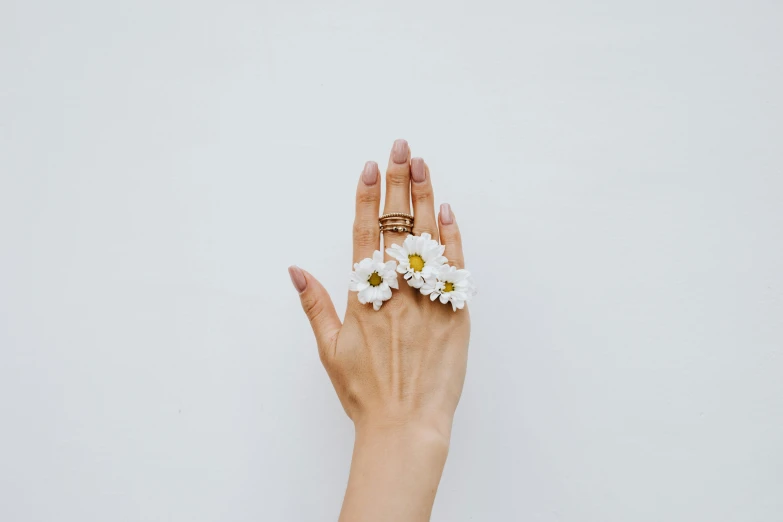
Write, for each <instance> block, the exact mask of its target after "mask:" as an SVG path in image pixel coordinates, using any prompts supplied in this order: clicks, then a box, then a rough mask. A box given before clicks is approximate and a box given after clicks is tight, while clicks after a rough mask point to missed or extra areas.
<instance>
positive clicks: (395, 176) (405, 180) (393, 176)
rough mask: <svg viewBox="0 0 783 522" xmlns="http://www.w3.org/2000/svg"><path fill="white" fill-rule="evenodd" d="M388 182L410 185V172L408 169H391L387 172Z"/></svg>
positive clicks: (395, 184) (397, 184) (396, 184)
mask: <svg viewBox="0 0 783 522" xmlns="http://www.w3.org/2000/svg"><path fill="white" fill-rule="evenodd" d="M386 182H387V183H388V184H389V185H392V186H403V185H408V184H409V183H410V173H409V172H408V170H407V169H406V170H403V169H394V170H391V169H390V170H388V171H387V172H386Z"/></svg>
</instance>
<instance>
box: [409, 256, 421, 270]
mask: <svg viewBox="0 0 783 522" xmlns="http://www.w3.org/2000/svg"><path fill="white" fill-rule="evenodd" d="M408 264H409V265H411V268H412V269H413V271H414V272H421V271H422V270H423V269H424V259H422V257H421V256H420V255H419V254H411V255H409V256H408Z"/></svg>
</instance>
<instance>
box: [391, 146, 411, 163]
mask: <svg viewBox="0 0 783 522" xmlns="http://www.w3.org/2000/svg"><path fill="white" fill-rule="evenodd" d="M392 161H393V162H394V163H397V164H400V163H405V162H406V161H408V142H407V141H405V140H397V141H395V142H394V147H392Z"/></svg>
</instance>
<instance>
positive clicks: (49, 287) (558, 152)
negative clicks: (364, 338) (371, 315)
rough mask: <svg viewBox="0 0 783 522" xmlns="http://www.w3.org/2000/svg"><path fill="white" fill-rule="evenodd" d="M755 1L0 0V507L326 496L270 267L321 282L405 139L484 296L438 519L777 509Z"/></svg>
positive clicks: (769, 232)
mask: <svg viewBox="0 0 783 522" xmlns="http://www.w3.org/2000/svg"><path fill="white" fill-rule="evenodd" d="M718 4H720V5H718ZM781 16H783V7H781V4H780V3H779V2H774V1H772V0H769V1H743V2H740V1H739V0H736V1H728V2H719V3H716V2H712V1H709V2H708V1H706V0H705V1H697V0H687V1H684V2H683V1H674V0H664V1H661V2H644V3H642V2H628V1H620V0H611V1H609V2H599V3H595V2H577V1H575V0H572V1H567V2H554V3H553V2H522V3H519V2H510V1H508V2H497V1H496V2H488V3H487V2H485V3H459V2H445V1H441V2H425V3H421V2H409V3H408V2H404V1H399V2H382V3H381V2H316V1H311V2H307V3H304V2H269V1H264V0H255V1H250V0H229V1H224V2H216V1H213V2H206V1H203V0H199V1H196V2H183V1H176V0H154V1H153V0H144V1H135V2H130V1H124V2H106V1H99V0H74V1H71V2H56V1H53V0H43V1H42V0H33V1H30V0H24V1H23V0H3V1H2V3H0V75H2V76H1V80H2V81H0V176H1V178H0V520H2V521H4V522H40V521H56V522H60V521H69V522H70V521H73V522H91V521H96V522H98V521H100V522H105V521H112V522H124V521H176V522H201V521H232V522H233V521H259V520H261V521H320V520H335V519H336V516H337V513H338V511H339V506H340V503H341V499H342V494H343V490H344V486H345V482H346V478H347V473H348V465H349V460H350V451H351V447H352V442H353V440H352V427H351V425H350V423H349V421H348V420H347V418H345V416H344V414H343V412H342V410H341V408H340V406H339V404H338V401H337V399H336V397H335V395H334V392H333V391H332V389H331V386H330V383H329V381H328V379H327V377H326V375H325V373H324V372H323V370H322V368H321V366H320V362H319V360H318V357H317V353H316V348H315V345H314V342H313V339H312V334H311V332H310V331H309V327H308V325H307V322H306V320H305V317H304V315H303V314H302V313H301V311H300V309H299V302H298V299H297V296H296V292H295V291H294V290H293V288H292V287H291V283H290V281H289V279H288V275H287V273H286V267H287V266H288V265H289V264H293V263H296V264H299V265H301V266H302V267H304V268H306V269H308V270H310V271H312V272H313V273H314V274H315V275H316V276H318V277H319V278H320V279H321V280H322V282H323V283H324V284H325V285H326V287H327V288H328V289H329V290H331V291H332V292H333V294H334V298H335V301H336V303H337V305H338V308H340V309H342V308H343V307H344V306H345V301H346V297H347V295H346V290H345V289H346V284H347V273H348V269H349V265H350V241H351V239H350V226H351V222H352V219H353V217H352V212H353V195H354V189H355V185H356V181H357V179H358V176H359V173H360V170H361V168H362V165H363V164H364V162H365V161H366V160H368V159H375V160H377V161H378V162H379V163H380V164H382V165H385V163H386V159H387V157H388V152H389V149H390V147H391V145H392V142H393V140H394V139H395V138H398V137H404V138H407V139H408V140H409V142H410V144H411V148H412V150H413V154H414V155H420V156H423V157H424V158H425V159H426V160H427V161H428V163H429V164H430V166H431V169H432V173H433V180H434V183H435V188H436V196H437V199H438V202H444V201H448V202H450V203H451V204H452V207H453V209H454V211H455V213H456V215H457V217H458V219H459V222H460V226H461V228H462V231H463V235H464V239H465V244H466V255H467V259H468V264H469V268H471V269H472V270H473V272H475V276H476V279H477V281H478V282H479V284H480V292H481V293H480V295H479V297H478V299H477V301H476V302H475V305H474V306H473V309H472V313H473V338H472V343H471V356H470V364H469V370H468V377H467V382H466V385H465V391H464V395H463V399H462V403H461V405H460V408H459V410H458V412H457V418H456V421H455V428H454V435H453V441H452V447H451V453H450V457H449V461H448V464H447V466H446V470H445V474H444V478H443V482H442V484H441V488H440V493H439V495H438V499H437V501H436V505H435V511H434V515H433V520H435V521H439V522H445V521H448V522H462V521H504V522H505V521H511V522H515V521H520V522H528V521H530V522H556V521H560V522H562V521H579V522H629V521H638V522H660V521H662V520H666V521H670V522H671V521H676V522H693V521H710V522H723V521H726V522H729V521H731V522H734V521H742V522H770V521H772V520H779V519H780V516H781V512H783V447H782V445H781V441H782V440H783V385H781V381H780V379H781V376H782V375H783V179H782V177H783V149H782V148H781V144H782V143H783V124H781V122H783V97H782V96H781V92H783V67H782V66H781V64H783V33H781V31H780V20H781Z"/></svg>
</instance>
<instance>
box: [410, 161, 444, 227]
mask: <svg viewBox="0 0 783 522" xmlns="http://www.w3.org/2000/svg"><path fill="white" fill-rule="evenodd" d="M411 199H412V200H413V215H414V216H416V221H415V222H414V224H413V233H414V235H417V236H420V235H422V234H424V233H427V234H429V235H431V236H432V239H434V240H435V241H437V240H438V223H437V220H436V218H435V196H434V195H433V192H432V182H431V181H430V169H429V167H427V164H426V163H424V160H423V159H421V158H413V159H412V160H411Z"/></svg>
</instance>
